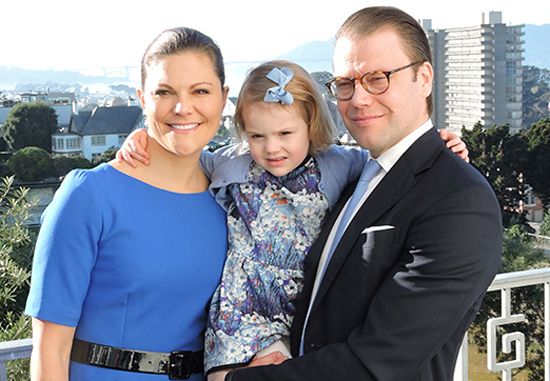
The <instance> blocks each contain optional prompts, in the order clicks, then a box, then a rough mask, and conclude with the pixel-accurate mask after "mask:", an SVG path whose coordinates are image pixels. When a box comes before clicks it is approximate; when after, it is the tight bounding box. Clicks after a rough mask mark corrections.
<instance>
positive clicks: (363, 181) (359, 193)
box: [299, 159, 381, 355]
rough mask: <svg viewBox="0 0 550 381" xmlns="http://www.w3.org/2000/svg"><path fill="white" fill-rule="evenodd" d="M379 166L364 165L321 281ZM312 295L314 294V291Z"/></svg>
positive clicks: (302, 352) (374, 162) (370, 161)
mask: <svg viewBox="0 0 550 381" xmlns="http://www.w3.org/2000/svg"><path fill="white" fill-rule="evenodd" d="M380 168H381V167H380V164H378V162H377V161H376V160H374V159H371V160H369V161H368V162H367V164H365V167H364V168H363V172H361V177H359V182H357V186H356V187H355V190H354V191H353V194H352V195H351V198H350V200H349V202H348V205H347V206H346V210H345V211H344V215H343V216H342V218H341V220H340V223H339V224H338V227H337V228H336V234H334V239H333V240H332V244H331V245H330V250H329V252H328V254H327V259H326V260H325V263H324V264H323V271H322V272H321V274H320V275H319V276H320V277H321V279H323V276H324V275H325V271H327V267H328V264H329V263H330V259H331V258H332V254H334V250H335V249H336V246H338V242H340V239H341V238H342V236H343V235H344V232H345V231H346V228H347V227H348V224H349V221H350V220H351V218H352V216H353V212H354V210H355V208H356V207H357V204H359V201H361V198H362V197H363V195H364V194H365V192H366V191H367V188H368V186H369V183H370V181H371V180H372V179H373V177H374V176H376V174H377V173H378V172H379V171H380ZM314 294H316V292H315V290H314ZM314 294H312V297H315V295H314ZM312 304H313V300H310V302H309V309H308V312H307V314H306V320H305V322H304V327H303V328H302V337H301V340H300V349H299V351H300V355H303V354H304V335H305V332H306V325H307V323H308V320H309V312H310V309H311V306H312Z"/></svg>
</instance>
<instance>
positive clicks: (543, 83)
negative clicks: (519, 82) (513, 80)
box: [523, 66, 550, 126]
mask: <svg viewBox="0 0 550 381" xmlns="http://www.w3.org/2000/svg"><path fill="white" fill-rule="evenodd" d="M549 103H550V70H548V69H540V68H538V67H536V66H524V67H523V124H524V125H525V126H530V125H532V124H534V123H536V122H537V121H539V120H540V119H542V118H544V117H545V116H546V115H548V104H549Z"/></svg>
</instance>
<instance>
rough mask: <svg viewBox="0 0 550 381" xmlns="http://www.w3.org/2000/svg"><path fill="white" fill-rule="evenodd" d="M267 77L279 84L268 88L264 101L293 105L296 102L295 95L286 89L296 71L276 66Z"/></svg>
mask: <svg viewBox="0 0 550 381" xmlns="http://www.w3.org/2000/svg"><path fill="white" fill-rule="evenodd" d="M266 77H267V78H269V79H270V80H272V81H273V82H275V83H276V84H277V86H273V87H270V88H269V89H267V92H266V93H265V97H264V102H269V103H272V102H274V103H277V102H281V103H282V104H285V105H291V104H292V103H293V102H294V97H293V96H292V94H290V93H289V92H288V91H286V90H285V86H286V85H288V83H289V82H290V81H291V80H292V78H293V77H294V72H293V71H292V70H291V69H289V68H287V67H282V68H280V69H279V68H276V67H275V68H273V69H272V70H271V71H270V72H269V73H268V74H267V75H266Z"/></svg>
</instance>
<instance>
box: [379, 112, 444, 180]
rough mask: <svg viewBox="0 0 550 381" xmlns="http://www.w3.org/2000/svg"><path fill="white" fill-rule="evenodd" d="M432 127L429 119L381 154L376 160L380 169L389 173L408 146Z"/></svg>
mask: <svg viewBox="0 0 550 381" xmlns="http://www.w3.org/2000/svg"><path fill="white" fill-rule="evenodd" d="M432 127H433V123H432V121H431V119H428V120H426V121H425V122H424V123H422V125H421V126H420V127H418V128H416V129H415V130H414V131H412V132H411V133H410V134H408V135H407V136H405V137H404V138H403V139H401V140H400V141H399V142H398V143H397V144H395V145H394V146H392V147H390V148H389V149H388V150H387V151H385V152H384V153H383V154H381V155H380V156H378V158H377V159H376V160H377V161H378V163H379V164H380V166H381V167H382V169H384V171H385V172H389V171H390V169H391V168H392V167H393V166H394V164H395V163H397V160H399V158H401V156H403V154H404V153H405V152H406V151H407V150H408V149H409V147H410V146H412V145H413V143H414V142H415V141H416V140H417V139H418V138H419V137H421V136H422V135H424V134H425V133H426V132H428V131H429V130H430V128H432Z"/></svg>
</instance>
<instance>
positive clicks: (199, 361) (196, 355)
mask: <svg viewBox="0 0 550 381" xmlns="http://www.w3.org/2000/svg"><path fill="white" fill-rule="evenodd" d="M71 360H73V361H76V362H79V363H82V364H89V365H94V366H100V367H103V368H110V369H119V370H127V371H130V372H140V373H155V374H167V375H168V378H169V379H170V380H185V379H188V378H189V377H191V375H192V374H193V373H202V372H203V370H204V368H203V351H200V352H191V351H175V352H171V353H160V352H146V351H136V350H132V349H126V348H117V347H111V346H109V345H101V344H95V343H89V342H87V341H82V340H79V339H74V341H73V349H72V351H71Z"/></svg>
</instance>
